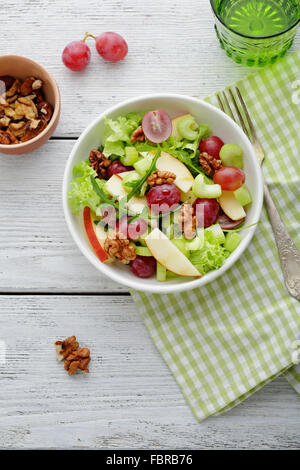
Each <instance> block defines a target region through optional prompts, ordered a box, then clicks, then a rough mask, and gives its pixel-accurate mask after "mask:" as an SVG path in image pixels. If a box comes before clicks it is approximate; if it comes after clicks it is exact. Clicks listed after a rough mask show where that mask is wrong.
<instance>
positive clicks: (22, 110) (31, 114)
mask: <svg viewBox="0 0 300 470" xmlns="http://www.w3.org/2000/svg"><path fill="white" fill-rule="evenodd" d="M15 112H16V113H17V114H18V115H19V116H24V117H25V118H26V119H27V120H28V121H30V120H31V119H36V118H37V116H38V111H37V108H36V106H35V104H34V102H33V101H32V100H29V99H28V98H25V97H22V96H21V97H20V98H19V99H18V100H17V101H16V105H15Z"/></svg>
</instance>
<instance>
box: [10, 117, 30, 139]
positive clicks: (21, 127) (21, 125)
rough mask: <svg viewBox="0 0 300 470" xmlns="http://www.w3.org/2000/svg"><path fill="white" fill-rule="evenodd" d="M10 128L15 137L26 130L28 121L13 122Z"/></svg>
mask: <svg viewBox="0 0 300 470" xmlns="http://www.w3.org/2000/svg"><path fill="white" fill-rule="evenodd" d="M8 128H9V130H10V131H11V132H12V134H13V135H14V136H15V137H20V136H22V135H23V134H24V133H25V131H26V122H25V121H18V122H11V123H10V124H9V126H8Z"/></svg>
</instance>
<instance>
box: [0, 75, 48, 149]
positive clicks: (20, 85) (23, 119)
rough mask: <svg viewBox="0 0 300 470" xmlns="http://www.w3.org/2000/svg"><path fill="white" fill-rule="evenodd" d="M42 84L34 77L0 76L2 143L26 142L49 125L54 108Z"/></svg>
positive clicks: (0, 140)
mask: <svg viewBox="0 0 300 470" xmlns="http://www.w3.org/2000/svg"><path fill="white" fill-rule="evenodd" d="M42 86H43V82H42V80H40V79H37V78H35V77H28V78H26V79H25V80H23V81H22V80H19V79H15V78H13V77H9V76H1V77H0V129H1V131H2V134H1V137H0V144H2V145H10V144H18V143H20V142H27V141H28V140H31V139H33V138H34V137H36V136H37V135H38V134H40V133H41V132H42V131H43V130H44V129H45V128H46V127H47V123H48V121H49V120H50V119H51V116H52V114H53V107H52V106H51V104H50V103H48V102H47V101H45V98H44V96H43V93H42Z"/></svg>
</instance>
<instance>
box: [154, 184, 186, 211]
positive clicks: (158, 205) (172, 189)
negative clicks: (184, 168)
mask: <svg viewBox="0 0 300 470" xmlns="http://www.w3.org/2000/svg"><path fill="white" fill-rule="evenodd" d="M179 201H180V191H179V189H178V188H177V187H176V186H175V184H170V183H165V184H161V185H159V186H153V188H151V189H150V191H149V192H148V194H147V203H148V206H149V207H150V208H151V211H152V212H153V213H154V214H156V215H157V214H166V213H167V212H170V211H171V210H172V209H173V208H175V206H176V205H177V204H178V203H179Z"/></svg>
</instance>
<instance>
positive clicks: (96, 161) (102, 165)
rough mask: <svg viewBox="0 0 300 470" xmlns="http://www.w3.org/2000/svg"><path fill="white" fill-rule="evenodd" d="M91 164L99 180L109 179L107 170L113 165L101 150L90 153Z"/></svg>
mask: <svg viewBox="0 0 300 470" xmlns="http://www.w3.org/2000/svg"><path fill="white" fill-rule="evenodd" d="M89 159H90V163H91V167H92V168H93V170H95V171H96V173H97V175H98V178H107V168H108V167H109V166H110V165H111V160H108V158H106V157H105V155H104V154H103V153H102V152H101V150H97V149H93V150H91V153H90V157H89Z"/></svg>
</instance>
